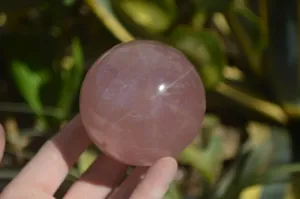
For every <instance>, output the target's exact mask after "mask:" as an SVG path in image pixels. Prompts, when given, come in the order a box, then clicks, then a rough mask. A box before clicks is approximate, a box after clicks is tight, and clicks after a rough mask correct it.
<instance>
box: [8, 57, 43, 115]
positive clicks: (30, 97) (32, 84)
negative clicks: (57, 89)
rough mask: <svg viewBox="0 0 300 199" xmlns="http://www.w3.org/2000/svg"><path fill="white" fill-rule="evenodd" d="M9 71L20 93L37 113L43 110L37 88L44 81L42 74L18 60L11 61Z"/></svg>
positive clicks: (38, 88)
mask: <svg viewBox="0 0 300 199" xmlns="http://www.w3.org/2000/svg"><path fill="white" fill-rule="evenodd" d="M11 71H12V75H13V77H14V80H15V83H16V85H17V87H18V88H19V90H20V93H21V94H22V96H23V97H24V98H25V100H26V101H27V103H28V104H29V106H30V107H31V108H32V109H33V110H34V112H35V113H36V114H37V115H40V114H41V113H42V112H43V105H42V103H41V101H40V96H39V90H40V87H41V85H42V84H43V83H44V80H43V74H42V73H38V72H35V71H32V70H31V69H30V68H29V66H28V65H27V64H26V63H24V62H20V61H13V62H12V64H11Z"/></svg>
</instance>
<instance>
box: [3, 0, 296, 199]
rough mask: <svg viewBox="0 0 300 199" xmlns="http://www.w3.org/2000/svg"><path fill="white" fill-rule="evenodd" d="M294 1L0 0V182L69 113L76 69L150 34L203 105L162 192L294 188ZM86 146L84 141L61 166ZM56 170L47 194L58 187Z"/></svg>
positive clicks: (207, 198)
mask: <svg viewBox="0 0 300 199" xmlns="http://www.w3.org/2000/svg"><path fill="white" fill-rule="evenodd" d="M299 5H300V4H299V3H298V1H297V0H285V1H282V0H252V1H250V0H248V1H247V0H85V1H83V0H61V1H58V0H55V1H54V0H53V1H46V0H26V1H25V0H24V1H22V0H10V1H8V0H1V1H0V64H1V68H0V121H1V122H2V123H3V124H4V126H5V129H6V131H7V133H8V134H7V135H8V136H7V143H8V147H7V150H6V153H5V156H4V161H3V162H2V163H1V171H0V188H3V187H4V186H5V184H6V183H7V182H9V180H10V179H11V178H12V177H13V176H14V175H15V174H16V173H17V172H18V171H19V170H20V168H22V166H24V164H26V162H27V161H28V160H30V158H31V157H32V156H33V155H34V154H35V153H36V152H37V150H38V148H39V147H40V146H41V145H42V144H43V143H44V142H45V140H47V139H48V138H50V137H51V136H52V135H53V134H54V133H56V132H57V130H59V128H60V127H61V126H62V125H63V124H65V122H66V121H68V120H69V119H70V118H72V116H73V115H74V114H76V113H77V112H78V91H79V88H80V85H81V81H82V79H83V76H84V74H85V72H86V71H87V70H88V69H89V67H90V66H91V65H92V63H93V62H94V61H95V60H96V59H97V58H98V57H99V56H100V55H102V54H103V53H104V52H105V51H106V50H108V49H110V48H111V47H113V46H114V45H116V44H118V43H120V42H126V41H130V40H133V39H136V38H144V39H152V40H159V41H162V42H165V43H168V44H170V45H172V46H174V47H176V48H178V49H179V50H181V51H182V52H183V53H185V54H186V56H187V57H188V58H189V59H190V60H191V61H192V62H193V63H194V64H195V66H196V68H197V70H198V72H199V74H200V75H201V77H202V79H203V82H204V84H205V88H206V92H207V115H206V118H205V121H204V127H203V129H202V133H201V139H200V136H199V138H198V139H196V141H195V143H193V144H192V145H190V146H189V147H188V148H187V149H186V150H185V151H184V152H183V153H182V155H181V156H180V157H179V162H180V169H179V172H178V178H177V179H176V181H175V182H174V183H173V184H172V186H171V187H170V190H169V192H168V194H167V195H166V198H168V199H183V198H189V199H194V198H195V199H196V198H201V199H202V198H203V199H227V198H228V199H234V198H242V199H248V198H251V199H252V198H265V199H269V198H272V199H277V198H278V199H279V198H280V199H281V198H292V199H294V198H299V191H298V190H300V189H299V186H300V185H299V175H298V174H297V172H298V171H299V170H300V164H299V163H298V161H299V160H300V153H299V149H300V148H299V144H298V143H299V141H300V140H299V139H300V134H299V130H300V128H299V126H300V122H299V117H300V108H299V99H300V89H299V88H300V79H299V78H300V76H299V75H300V68H299V61H298V57H299V56H298V55H299V38H298V35H299V32H298V30H299V28H300V26H299V23H300V18H299V16H300V15H299V11H300V10H299V8H300V6H299ZM96 153H97V152H96V151H95V150H94V149H92V148H91V149H89V150H87V151H86V152H85V153H84V154H83V155H82V156H81V158H80V160H79V162H78V164H77V166H76V168H74V170H72V172H71V174H70V176H73V177H74V176H75V177H76V176H77V175H78V174H80V173H82V172H83V171H84V170H85V169H86V168H87V167H88V166H89V165H90V163H91V162H92V161H93V160H94V158H95V154H96ZM71 182H72V178H71V177H70V179H67V180H66V183H65V184H64V186H63V187H62V188H61V189H60V191H59V193H58V195H60V194H61V193H63V192H64V191H65V190H66V187H68V186H69V185H70V183H71Z"/></svg>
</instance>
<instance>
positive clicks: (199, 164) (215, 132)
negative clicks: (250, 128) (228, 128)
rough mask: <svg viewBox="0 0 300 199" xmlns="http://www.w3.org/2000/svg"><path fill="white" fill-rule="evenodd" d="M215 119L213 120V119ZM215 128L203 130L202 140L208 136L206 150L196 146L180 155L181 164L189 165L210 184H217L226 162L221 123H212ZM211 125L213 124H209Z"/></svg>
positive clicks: (188, 148) (192, 145)
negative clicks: (223, 163) (223, 164)
mask: <svg viewBox="0 0 300 199" xmlns="http://www.w3.org/2000/svg"><path fill="white" fill-rule="evenodd" d="M211 119H213V118H211ZM212 123H214V124H215V125H214V126H210V127H208V128H207V129H203V130H204V131H203V132H202V137H201V138H202V139H203V138H204V133H205V135H207V136H208V144H207V147H206V148H205V149H200V148H199V147H198V146H196V145H195V144H191V145H190V146H188V147H187V148H186V149H185V150H184V151H183V152H182V153H181V155H180V158H179V161H180V163H184V164H189V165H191V166H192V167H193V168H195V169H196V170H197V171H198V172H199V174H200V175H202V176H203V177H204V178H205V180H207V181H208V182H209V183H210V184H213V183H215V181H216V180H217V178H218V177H219V174H220V171H221V167H222V166H221V165H222V162H223V160H224V154H223V143H222V137H221V135H220V132H219V131H220V128H221V127H220V126H219V121H218V120H216V121H212ZM209 125H211V124H209Z"/></svg>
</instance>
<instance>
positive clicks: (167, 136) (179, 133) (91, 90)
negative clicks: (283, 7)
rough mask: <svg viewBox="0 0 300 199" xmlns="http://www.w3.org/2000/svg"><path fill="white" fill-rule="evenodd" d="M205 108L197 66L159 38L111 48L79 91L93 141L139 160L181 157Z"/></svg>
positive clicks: (122, 158) (142, 162)
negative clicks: (158, 40) (158, 39)
mask: <svg viewBox="0 0 300 199" xmlns="http://www.w3.org/2000/svg"><path fill="white" fill-rule="evenodd" d="M205 108H206V101H205V92H204V88H203V84H202V81H201V79H200V77H199V75H198V73H197V72H196V70H195V68H194V66H193V65H192V64H191V63H190V61H189V60H188V59H187V58H186V57H185V56H184V55H183V54H182V53H181V52H180V51H178V50H176V49H175V48H173V47H170V46H168V45H166V44H162V43H160V42H157V41H148V40H135V41H131V42H128V43H123V44H120V45H117V46H115V47H114V48H112V49H111V50H109V51H108V52H107V53H106V54H105V55H104V56H102V57H101V58H100V59H98V60H97V61H96V63H95V64H94V65H93V66H92V68H91V69H90V70H89V71H88V73H87V75H86V77H85V79H84V82H83V86H82V89H81V94H80V113H81V116H82V122H83V124H84V126H85V128H86V130H87V133H88V134H89V136H90V138H91V140H92V141H93V142H94V144H95V145H97V146H98V147H99V148H100V149H101V151H102V152H103V153H105V154H106V155H108V156H110V157H111V158H114V159H116V160H118V161H120V162H123V163H126V164H129V165H135V166H150V165H152V164H153V163H154V162H155V161H156V160H157V159H159V158H162V157H166V156H172V157H177V156H178V155H179V154H180V153H181V152H182V151H183V150H184V148H185V147H186V146H187V145H189V144H190V143H191V142H192V141H193V139H194V138H195V137H196V135H197V134H198V133H199V131H200V129H201V125H202V122H203V118H204V113H205Z"/></svg>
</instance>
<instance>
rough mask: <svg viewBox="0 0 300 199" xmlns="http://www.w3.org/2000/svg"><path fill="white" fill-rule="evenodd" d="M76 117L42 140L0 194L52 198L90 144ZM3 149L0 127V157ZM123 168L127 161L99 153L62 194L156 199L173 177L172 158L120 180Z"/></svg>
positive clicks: (7, 197) (71, 198)
mask: <svg viewBox="0 0 300 199" xmlns="http://www.w3.org/2000/svg"><path fill="white" fill-rule="evenodd" d="M80 121H81V120H80V116H76V117H75V118H74V119H73V120H72V121H71V122H70V123H69V124H68V125H67V126H66V127H65V128H64V129H63V130H62V131H61V133H59V134H58V135H57V136H55V137H54V138H53V139H51V140H49V141H48V142H46V143H45V144H44V146H43V147H42V148H41V149H40V151H39V152H38V153H37V155H36V156H35V157H34V158H33V159H32V160H31V161H30V162H29V163H28V164H27V165H26V166H25V167H24V169H23V170H22V171H21V172H20V173H19V175H18V176H16V178H15V179H14V180H13V181H12V182H11V183H10V184H9V185H8V186H7V187H6V189H4V191H3V193H2V194H1V195H0V198H1V199H14V198H30V199H37V198H38V199H51V198H52V199H53V195H54V193H55V192H56V191H57V189H58V188H59V186H60V185H61V183H62V182H63V181H64V179H65V177H66V176H67V174H68V171H69V169H70V168H71V167H72V166H73V164H74V163H75V162H76V160H77V159H78V157H79V156H80V154H81V153H82V152H83V151H84V150H85V149H86V148H87V147H88V145H89V144H90V140H89V138H88V137H87V135H86V133H85V132H84V129H83V127H82V125H81V122H80ZM3 150H4V132H3V129H2V128H0V160H1V156H2V154H3ZM127 168H128V165H125V164H122V163H119V162H117V161H115V160H113V159H111V158H109V157H107V156H105V155H101V156H100V157H99V158H98V159H97V160H96V161H95V162H94V163H93V164H92V166H91V167H90V168H89V169H88V170H87V171H86V172H85V173H84V174H83V175H82V176H81V177H80V179H79V180H78V181H76V182H75V183H74V184H73V185H72V186H71V187H70V189H69V190H68V191H67V193H66V195H65V196H64V198H65V199H77V198H78V199H83V198H87V199H93V198H95V199H96V198H97V199H104V198H108V199H119V198H122V199H125V198H131V199H136V198H145V199H148V198H149V199H160V198H163V195H164V194H165V192H166V191H167V189H168V185H169V183H170V182H171V181H172V179H173V178H174V175H175V173H176V170H177V163H176V161H175V160H174V159H173V158H163V159H161V160H159V161H157V163H156V164H155V165H153V166H152V167H151V168H150V169H148V168H147V167H137V168H136V169H135V170H134V171H133V172H132V174H131V175H130V176H129V177H127V178H126V179H125V180H123V177H124V174H125V172H126V170H127ZM143 178H144V179H143ZM122 180H123V181H122ZM121 181H122V182H121Z"/></svg>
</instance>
